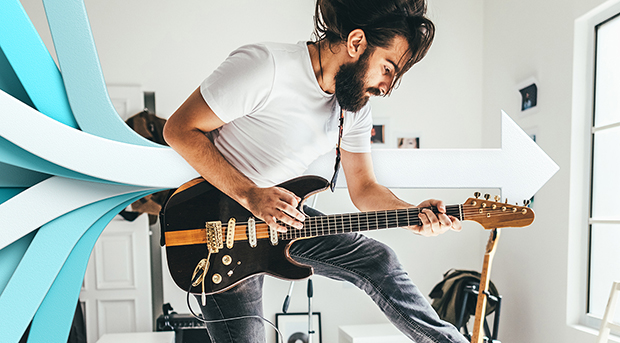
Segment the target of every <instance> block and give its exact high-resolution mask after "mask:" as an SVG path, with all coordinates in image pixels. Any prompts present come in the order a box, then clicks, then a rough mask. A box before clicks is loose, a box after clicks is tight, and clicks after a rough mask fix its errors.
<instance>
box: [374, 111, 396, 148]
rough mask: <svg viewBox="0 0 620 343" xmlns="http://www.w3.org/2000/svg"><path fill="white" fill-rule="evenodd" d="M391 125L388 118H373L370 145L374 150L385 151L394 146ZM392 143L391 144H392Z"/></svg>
mask: <svg viewBox="0 0 620 343" xmlns="http://www.w3.org/2000/svg"><path fill="white" fill-rule="evenodd" d="M390 139H391V134H390V125H389V119H388V118H373V120H372V131H371V132H370V145H371V147H372V148H373V149H377V148H379V149H385V148H390V145H391V146H393V145H392V144H393V143H391V142H390ZM390 143H391V144H390Z"/></svg>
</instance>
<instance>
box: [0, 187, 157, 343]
mask: <svg viewBox="0 0 620 343" xmlns="http://www.w3.org/2000/svg"><path fill="white" fill-rule="evenodd" d="M148 193H149V192H138V193H133V194H129V195H121V196H116V197H112V198H108V199H105V200H102V201H99V202H96V203H93V204H89V205H86V206H84V207H81V208H79V209H77V210H74V211H72V212H69V213H67V214H65V215H63V216H61V217H59V218H56V219H55V220H53V221H51V222H49V223H47V224H45V225H43V226H42V227H41V228H40V229H39V231H38V232H37V234H36V235H35V237H34V239H33V240H32V243H30V246H29V247H28V250H27V251H26V253H25V254H24V256H23V258H22V259H21V261H20V263H19V265H18V267H17V269H16V270H15V272H14V273H13V276H12V277H11V279H10V280H9V282H8V284H7V285H6V287H5V289H4V291H3V292H2V294H1V295H0V308H3V309H11V311H0V322H2V323H3V326H4V327H9V328H11V330H8V331H7V332H4V333H2V336H3V338H2V340H3V341H6V342H17V341H19V339H20V337H21V336H22V333H23V332H24V331H25V330H26V328H27V327H28V324H29V323H30V320H31V319H32V318H33V317H34V315H35V313H36V312H37V309H38V308H39V307H40V305H41V303H42V302H43V299H44V298H45V297H46V294H47V292H48V291H49V289H50V287H51V285H52V283H53V282H54V280H55V279H56V277H57V276H58V273H59V272H60V270H61V268H62V266H63V265H64V264H65V262H66V260H67V258H68V257H69V255H70V253H71V251H72V250H73V248H74V247H75V245H76V244H77V242H78V241H79V239H80V238H81V237H82V235H83V234H84V233H85V232H86V231H87V229H88V228H90V227H91V226H93V225H94V224H95V222H97V220H99V219H100V218H101V217H102V213H107V212H110V210H111V209H112V208H115V207H117V206H118V205H119V203H123V202H125V201H127V199H128V198H129V199H133V198H135V197H142V196H144V194H148ZM67 272H68V273H74V272H75V271H74V270H67ZM52 301H53V299H52ZM73 305H75V304H73ZM53 318H56V319H58V318H59V317H57V316H54V317H53ZM71 318H72V317H71ZM49 319H50V318H48V320H49ZM65 320H66V318H65ZM47 341H48V340H43V341H34V342H47Z"/></svg>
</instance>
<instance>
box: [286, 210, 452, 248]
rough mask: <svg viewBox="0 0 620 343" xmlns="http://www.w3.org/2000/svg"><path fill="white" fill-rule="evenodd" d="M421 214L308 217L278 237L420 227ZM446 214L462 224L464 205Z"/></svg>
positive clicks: (392, 211)
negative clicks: (302, 224)
mask: <svg viewBox="0 0 620 343" xmlns="http://www.w3.org/2000/svg"><path fill="white" fill-rule="evenodd" d="M433 212H435V213H436V212H437V210H436V209H434V210H433ZM419 213H420V209H419V208H408V209H398V210H384V211H372V212H359V213H344V214H330V215H325V216H316V217H307V218H306V220H305V221H304V227H303V228H302V229H296V228H294V227H291V226H289V225H285V226H286V227H287V232H284V233H279V234H278V236H279V239H282V240H291V239H297V238H305V237H317V236H327V235H337V234H342V233H349V232H360V231H373V230H381V229H392V228H397V227H404V226H414V225H421V224H422V223H421V220H420V218H419V217H418V214H419ZM446 214H447V215H451V216H454V217H456V218H459V220H463V207H462V205H451V206H446Z"/></svg>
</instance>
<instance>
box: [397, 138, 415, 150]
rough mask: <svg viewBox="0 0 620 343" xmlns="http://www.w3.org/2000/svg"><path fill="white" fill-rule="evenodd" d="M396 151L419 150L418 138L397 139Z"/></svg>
mask: <svg viewBox="0 0 620 343" xmlns="http://www.w3.org/2000/svg"><path fill="white" fill-rule="evenodd" d="M396 147H397V148H398V149H420V137H397V138H396Z"/></svg>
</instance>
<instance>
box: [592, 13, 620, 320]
mask: <svg viewBox="0 0 620 343" xmlns="http://www.w3.org/2000/svg"><path fill="white" fill-rule="evenodd" d="M618 37H620V15H618V14H616V15H615V16H613V17H611V18H608V19H607V20H605V21H603V22H601V23H600V24H598V25H596V27H595V47H594V50H595V51H594V53H595V57H594V89H593V92H594V93H593V108H592V110H591V113H592V121H591V123H592V124H591V128H590V134H591V147H592V149H591V158H590V161H591V162H590V163H591V174H590V211H589V220H588V230H589V243H590V244H589V250H588V251H589V269H588V296H587V298H588V302H587V314H588V317H593V318H598V319H600V318H602V316H603V314H604V312H605V307H606V305H607V299H608V297H609V291H610V290H611V285H612V283H613V281H616V280H620V44H619V40H618ZM615 320H616V321H620V311H616V318H615Z"/></svg>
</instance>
